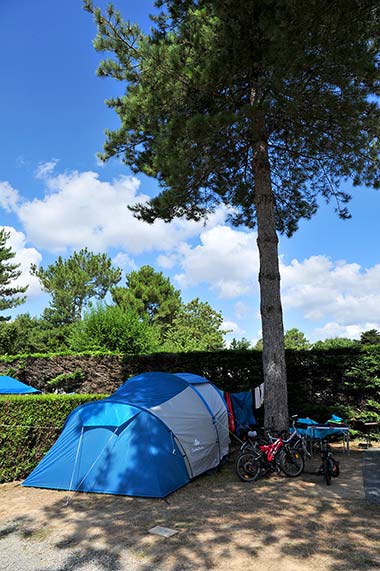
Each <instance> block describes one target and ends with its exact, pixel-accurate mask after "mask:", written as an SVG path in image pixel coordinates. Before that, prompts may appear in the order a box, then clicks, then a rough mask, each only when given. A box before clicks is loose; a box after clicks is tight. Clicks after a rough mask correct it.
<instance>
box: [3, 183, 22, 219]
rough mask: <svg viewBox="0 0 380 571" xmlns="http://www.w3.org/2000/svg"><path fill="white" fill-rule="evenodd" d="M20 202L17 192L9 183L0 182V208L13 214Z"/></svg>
mask: <svg viewBox="0 0 380 571" xmlns="http://www.w3.org/2000/svg"><path fill="white" fill-rule="evenodd" d="M19 200H20V196H19V193H18V192H17V190H15V189H14V188H12V187H11V185H10V184H9V182H6V181H3V182H0V207H1V208H3V209H4V210H6V211H7V212H15V211H16V210H17V205H18V202H19Z"/></svg>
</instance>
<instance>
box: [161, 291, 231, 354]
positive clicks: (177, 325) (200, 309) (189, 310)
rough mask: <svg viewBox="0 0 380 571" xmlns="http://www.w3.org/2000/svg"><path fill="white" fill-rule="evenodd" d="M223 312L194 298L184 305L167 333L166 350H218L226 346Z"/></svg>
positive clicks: (164, 348)
mask: <svg viewBox="0 0 380 571" xmlns="http://www.w3.org/2000/svg"><path fill="white" fill-rule="evenodd" d="M222 323H223V317H222V314H221V313H219V312H218V311H215V309H212V307H211V306H210V304H209V303H207V302H203V301H200V300H199V299H198V298H196V299H193V300H192V301H190V303H187V304H185V305H182V306H181V307H180V309H179V310H178V312H177V315H176V317H175V318H174V321H173V324H172V326H171V327H170V328H169V329H168V330H167V332H166V334H165V342H164V346H163V350H164V351H168V352H177V351H218V350H219V349H223V348H224V335H225V333H227V332H228V331H226V330H223V329H221V327H222Z"/></svg>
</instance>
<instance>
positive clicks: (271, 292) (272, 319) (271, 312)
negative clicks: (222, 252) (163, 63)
mask: <svg viewBox="0 0 380 571" xmlns="http://www.w3.org/2000/svg"><path fill="white" fill-rule="evenodd" d="M255 115H256V121H255V123H256V125H255V127H256V128H255V135H256V137H255V139H256V141H255V145H254V151H255V152H254V159H253V170H254V176H255V198H254V201H255V208H256V219H257V245H258V249H259V260H260V269H259V284H260V299H261V302H260V312H261V322H262V333H263V372H264V408H265V417H264V425H265V428H267V429H270V430H284V429H287V428H288V426H289V415H288V394H287V382H286V363H285V349H284V325H283V319H282V306H281V294H280V270H279V261H278V237H277V232H276V219H275V202H274V196H273V192H272V184H271V176H270V175H271V173H270V163H269V157H268V144H267V140H266V136H265V116H264V112H262V111H260V110H256V113H255Z"/></svg>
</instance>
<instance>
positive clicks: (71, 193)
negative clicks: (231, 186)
mask: <svg viewBox="0 0 380 571" xmlns="http://www.w3.org/2000/svg"><path fill="white" fill-rule="evenodd" d="M100 5H104V2H100ZM116 5H117V4H116ZM120 7H121V8H122V12H123V14H124V15H125V16H126V17H128V18H129V19H130V20H131V21H137V22H138V23H139V24H140V25H141V26H142V27H144V28H145V29H147V28H148V27H149V19H148V14H149V12H150V11H151V7H152V2H150V1H148V0H139V1H137V0H135V1H129V2H123V3H120ZM95 33H96V30H95V25H94V23H93V21H92V18H91V16H90V15H89V14H87V13H86V12H84V11H83V9H82V3H81V1H80V0H65V2H57V1H52V0H50V1H49V0H34V1H33V2H30V1H28V0H20V1H19V2H11V1H10V0H5V1H3V2H1V3H0V54H1V69H2V88H1V90H0V114H1V117H0V144H1V153H0V214H1V219H0V224H1V225H3V226H6V227H7V228H9V229H10V231H11V245H12V247H13V249H14V250H15V251H16V252H17V260H18V261H19V262H20V263H21V264H22V268H23V276H22V277H21V281H22V282H23V283H26V282H28V283H29V284H30V287H29V295H28V301H27V303H26V304H25V305H23V306H21V308H19V309H18V310H17V312H30V313H32V314H37V315H38V314H39V313H40V312H41V311H42V309H43V308H44V307H45V306H46V305H47V304H48V298H47V297H46V295H44V294H42V292H41V291H40V289H39V285H38V283H37V282H36V281H34V280H33V279H32V278H31V277H30V276H29V274H28V268H29V266H30V263H32V262H34V263H37V264H42V265H44V266H46V265H47V264H49V263H52V262H53V261H54V259H55V258H56V257H57V255H63V256H68V255H70V254H71V253H72V251H73V250H78V249H80V248H82V247H85V246H88V247H89V249H90V250H92V251H94V252H98V251H106V252H108V253H109V255H110V256H111V257H112V259H113V260H114V261H115V263H117V264H118V265H119V266H120V267H122V268H123V271H124V273H123V282H124V276H125V273H126V272H129V271H131V270H132V269H136V268H139V267H140V266H141V265H143V264H146V263H149V264H151V265H152V266H153V267H154V268H155V269H157V270H159V271H162V272H163V273H164V274H165V275H167V276H169V277H170V278H171V280H172V281H173V283H174V284H175V285H176V286H177V287H178V288H180V289H181V290H182V294H183V299H184V301H190V300H191V299H192V298H194V297H196V296H198V297H200V298H201V299H202V300H207V301H209V302H210V303H211V305H212V306H213V307H214V308H215V309H217V310H220V311H222V313H223V316H224V319H225V322H226V326H227V327H228V328H231V329H233V333H232V334H231V335H230V337H232V336H235V337H242V336H245V337H247V338H248V339H250V340H253V341H254V340H257V338H258V337H259V336H260V319H259V315H258V311H259V296H258V287H257V269H258V255H257V250H256V243H255V239H256V236H255V234H254V233H249V232H247V231H245V230H244V229H243V228H239V229H236V228H234V229H232V228H229V227H228V225H227V224H226V222H225V213H224V212H223V210H222V209H220V210H219V211H218V212H216V213H215V215H214V216H212V217H211V219H210V220H209V222H208V224H207V225H206V226H204V225H203V224H196V223H193V222H186V221H175V222H173V223H172V224H170V225H164V224H163V223H162V222H157V223H156V224H155V225H153V226H148V225H146V224H143V223H141V222H138V221H136V220H135V219H133V218H132V217H131V214H130V213H129V211H128V210H127V208H126V206H127V204H128V203H133V202H135V201H136V200H139V201H141V199H142V198H144V197H149V196H152V195H154V194H155V193H156V192H157V184H156V182H155V181H154V180H151V179H147V178H146V177H143V176H138V177H135V178H132V177H131V173H130V172H129V171H128V169H127V168H126V167H125V166H123V165H122V164H121V163H120V162H119V161H117V160H113V161H111V162H109V163H107V164H106V165H103V166H102V165H99V163H98V161H97V159H96V153H97V152H98V151H101V150H102V146H103V142H104V129H105V128H110V129H112V128H115V127H116V126H117V125H118V119H117V117H116V115H115V114H114V112H113V111H111V110H109V109H107V107H106V106H105V105H104V100H105V99H106V98H107V97H110V96H112V95H116V94H119V93H121V90H122V85H121V84H117V83H115V82H113V81H111V80H105V79H99V78H97V77H96V75H95V71H96V68H97V64H98V62H99V61H100V59H101V55H99V54H97V53H96V52H95V50H94V49H93V46H92V40H93V38H94V36H95ZM346 189H347V190H348V191H350V190H351V189H350V185H349V184H347V185H346ZM352 192H353V200H352V202H351V205H350V210H351V213H352V216H353V217H352V219H351V220H348V221H341V220H339V218H338V217H337V215H336V214H335V213H334V207H333V205H329V206H326V205H321V208H320V210H319V212H318V214H317V215H316V216H315V217H314V219H313V220H311V221H308V222H301V224H300V228H299V230H298V232H297V233H296V234H295V235H294V236H293V237H292V238H291V239H287V238H283V237H281V238H280V262H281V275H282V295H283V309H284V322H285V328H286V329H289V328H291V327H298V328H299V329H301V330H302V331H304V332H305V334H306V336H307V337H308V338H309V339H310V340H316V339H323V338H326V337H333V336H337V335H338V336H349V337H353V338H357V337H358V336H359V335H360V332H361V331H363V330H366V329H370V328H373V327H375V328H378V329H380V289H379V285H380V253H379V240H378V230H377V228H378V215H379V212H380V194H379V193H378V192H376V191H373V190H370V189H353V190H352Z"/></svg>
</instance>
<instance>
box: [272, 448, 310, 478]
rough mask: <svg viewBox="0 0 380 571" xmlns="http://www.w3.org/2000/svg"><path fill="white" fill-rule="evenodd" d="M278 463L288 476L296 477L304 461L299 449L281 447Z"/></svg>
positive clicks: (301, 469)
mask: <svg viewBox="0 0 380 571" xmlns="http://www.w3.org/2000/svg"><path fill="white" fill-rule="evenodd" d="M278 463H279V466H280V468H281V470H282V471H283V472H284V474H285V475H286V476H288V477H289V478H296V477H297V476H299V475H300V474H302V472H303V470H304V467H305V461H304V459H303V456H302V454H301V452H300V451H299V450H296V449H294V448H283V449H282V450H280V452H279V458H278Z"/></svg>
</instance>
